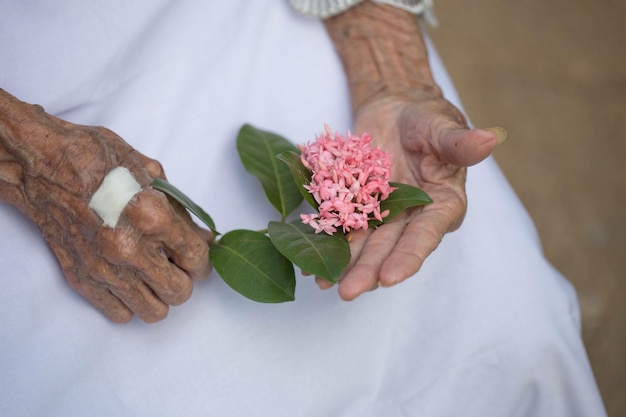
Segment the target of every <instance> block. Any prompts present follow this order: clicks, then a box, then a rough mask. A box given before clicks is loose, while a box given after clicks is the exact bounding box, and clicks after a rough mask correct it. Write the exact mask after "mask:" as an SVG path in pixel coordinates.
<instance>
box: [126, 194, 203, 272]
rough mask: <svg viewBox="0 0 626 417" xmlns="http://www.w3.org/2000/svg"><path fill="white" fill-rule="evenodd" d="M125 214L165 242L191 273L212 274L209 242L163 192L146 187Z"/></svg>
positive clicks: (130, 222)
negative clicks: (178, 212)
mask: <svg viewBox="0 0 626 417" xmlns="http://www.w3.org/2000/svg"><path fill="white" fill-rule="evenodd" d="M122 214H123V215H125V216H126V221H127V224H128V225H129V226H131V227H134V228H135V229H136V230H137V231H141V232H143V233H144V234H145V237H149V238H151V239H153V240H155V241H159V242H161V243H162V244H163V247H164V249H165V251H166V252H167V255H168V256H169V257H170V258H171V259H172V261H173V262H174V263H175V264H176V265H177V266H178V268H180V269H182V270H183V271H185V272H186V273H187V274H188V275H189V276H190V277H192V278H194V279H200V278H206V277H207V276H208V275H209V274H210V272H211V266H210V264H209V246H208V244H207V242H206V241H205V240H204V239H203V238H202V237H201V236H199V235H198V234H197V233H195V232H194V230H193V229H192V227H191V226H190V224H189V223H187V222H185V221H184V220H183V219H182V218H181V217H180V216H178V215H177V214H176V213H175V211H174V209H173V208H172V207H171V206H170V205H169V202H168V200H167V198H166V197H165V195H163V194H162V193H161V192H158V191H156V190H153V189H146V190H143V191H142V192H141V193H139V194H137V195H136V196H135V198H133V200H131V202H130V203H129V204H128V206H126V208H125V209H124V212H123V213H122Z"/></svg>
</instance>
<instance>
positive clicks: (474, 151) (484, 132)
mask: <svg viewBox="0 0 626 417" xmlns="http://www.w3.org/2000/svg"><path fill="white" fill-rule="evenodd" d="M506 137H507V132H506V130H504V129H503V128H501V127H491V128H487V129H449V130H442V131H441V133H440V136H439V140H438V141H437V144H438V149H437V150H438V151H439V154H440V157H441V159H442V160H443V161H445V162H447V163H450V164H454V165H458V166H465V167H468V166H472V165H475V164H477V163H479V162H481V161H482V160H484V159H485V158H487V157H488V156H489V155H491V153H492V152H493V150H494V149H495V147H496V146H498V145H500V144H501V143H502V142H504V141H505V140H506Z"/></svg>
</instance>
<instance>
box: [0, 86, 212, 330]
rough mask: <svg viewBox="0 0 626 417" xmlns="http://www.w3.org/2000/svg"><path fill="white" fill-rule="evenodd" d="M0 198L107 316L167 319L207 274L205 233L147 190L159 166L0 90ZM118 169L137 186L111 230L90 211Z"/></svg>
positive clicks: (108, 135)
mask: <svg viewBox="0 0 626 417" xmlns="http://www.w3.org/2000/svg"><path fill="white" fill-rule="evenodd" d="M0 127H1V129H0V174H1V175H0V199H2V200H4V201H7V202H8V203H10V204H13V205H15V206H16V207H17V208H18V209H19V210H20V211H22V212H23V213H24V214H25V215H26V216H28V217H30V218H31V219H32V220H33V221H34V222H35V224H36V225H37V226H38V227H39V229H40V230H41V232H42V234H43V237H44V239H45V240H46V242H47V243H48V245H49V246H50V248H51V249H52V251H53V252H54V254H55V256H56V257H57V258H58V260H59V263H60V265H61V267H62V269H63V272H64V274H65V277H66V278H67V281H68V282H69V284H70V285H71V286H72V287H73V288H74V289H75V290H76V291H77V292H78V293H80V294H81V295H82V296H83V297H84V298H86V299H87V300H88V301H89V302H90V303H91V304H93V305H94V306H95V307H96V308H97V309H98V310H100V311H101V312H102V313H104V314H105V315H106V316H107V317H108V318H110V319H111V320H113V321H115V322H119V323H122V322H127V321H129V320H130V319H131V318H132V317H133V314H136V315H137V316H138V317H139V318H141V319H142V320H144V321H146V322H155V321H158V320H161V319H163V318H164V317H166V315H167V313H168V308H169V307H168V306H169V305H178V304H181V303H183V302H184V301H186V300H187V299H188V298H189V297H190V295H191V292H192V279H198V278H205V277H207V276H208V275H209V273H210V270H211V269H210V265H209V261H208V244H207V242H208V240H210V238H211V236H210V233H209V232H207V231H205V230H202V229H200V228H199V227H197V226H196V225H195V224H194V223H193V222H192V220H191V218H190V217H189V215H188V214H187V212H186V211H185V210H184V209H183V208H182V207H181V206H179V205H178V204H177V203H175V202H173V201H170V200H168V199H167V198H166V197H165V195H164V194H162V193H161V192H159V191H156V190H154V189H152V188H150V183H151V182H152V180H153V179H154V178H164V174H163V171H162V169H161V166H160V164H159V163H158V162H156V161H154V160H152V159H149V158H147V157H145V156H144V155H142V154H140V153H139V152H137V151H136V150H134V149H133V148H131V147H130V146H129V145H128V144H127V143H126V142H124V141H123V140H122V139H121V138H120V137H119V136H117V135H116V134H115V133H113V132H111V131H110V130H107V129H105V128H102V127H86V126H79V125H75V124H72V123H68V122H66V121H63V120H61V119H58V118H56V117H53V116H50V115H48V114H46V113H45V112H44V111H43V109H42V108H41V107H38V106H31V105H28V104H25V103H22V102H19V101H18V100H16V99H15V98H13V97H11V96H10V95H8V94H7V93H5V92H4V91H2V90H0ZM118 166H123V167H126V168H128V170H129V171H130V172H131V173H132V175H133V176H134V177H135V179H136V181H137V182H138V183H139V184H140V186H141V187H142V191H140V192H139V193H138V194H136V195H135V196H134V197H133V198H132V199H131V201H130V202H129V204H128V205H127V206H126V207H125V208H124V210H123V211H122V214H121V217H120V219H119V222H118V223H117V225H116V226H115V227H114V228H111V227H106V226H103V222H102V220H101V219H100V218H99V217H98V215H97V214H96V213H95V212H94V211H93V210H91V209H90V208H89V207H88V204H89V201H90V199H91V196H92V195H93V194H94V192H95V191H96V190H97V189H98V187H99V185H100V183H101V182H102V179H103V178H104V177H105V175H106V174H107V173H108V172H109V171H110V170H112V169H113V168H115V167H118Z"/></svg>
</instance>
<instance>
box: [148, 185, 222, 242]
mask: <svg viewBox="0 0 626 417" xmlns="http://www.w3.org/2000/svg"><path fill="white" fill-rule="evenodd" d="M152 188H154V189H156V190H159V191H162V192H164V193H165V194H167V195H169V196H170V197H172V198H173V199H174V200H176V201H178V202H179V203H180V204H181V205H182V206H183V207H185V208H186V209H187V210H189V211H190V212H192V213H193V214H195V215H196V217H198V218H199V219H200V220H202V222H203V223H204V224H206V225H207V226H208V227H209V229H211V232H212V233H213V236H217V235H219V232H218V231H217V230H215V223H214V222H213V219H212V218H211V216H209V215H208V213H207V212H206V211H204V210H203V209H202V207H200V206H199V205H197V204H196V203H194V202H193V201H192V200H191V199H190V198H189V197H187V196H186V195H185V194H184V193H183V192H182V191H180V190H179V189H178V188H176V187H174V186H173V185H172V184H170V183H169V182H167V181H165V180H162V179H160V178H155V179H154V180H153V181H152Z"/></svg>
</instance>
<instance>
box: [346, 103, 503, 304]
mask: <svg viewBox="0 0 626 417" xmlns="http://www.w3.org/2000/svg"><path fill="white" fill-rule="evenodd" d="M363 132H368V133H370V134H371V135H372V137H373V141H374V143H373V144H374V145H376V146H379V147H381V148H383V149H385V150H386V151H387V152H389V153H391V155H392V160H393V174H392V179H393V180H394V181H398V182H404V183H407V184H411V185H414V186H417V187H420V188H422V189H423V190H424V191H426V192H427V193H428V194H429V195H430V197H431V198H432V200H433V204H431V205H428V206H425V207H423V208H418V209H413V210H407V211H406V212H404V213H402V214H401V215H399V216H397V217H396V218H394V219H393V220H392V221H390V222H388V223H386V224H385V225H383V226H381V227H379V228H378V229H376V230H368V231H359V232H357V233H353V236H352V240H351V251H352V261H351V264H350V265H349V266H348V268H347V269H346V272H345V273H344V275H343V278H342V280H341V282H340V285H339V293H340V295H341V296H342V298H344V299H353V298H355V297H357V296H359V295H360V294H362V293H363V292H365V291H369V290H372V289H375V288H377V287H378V286H379V285H383V286H390V285H394V284H396V283H398V282H400V281H402V280H404V279H406V278H408V277H409V276H411V275H413V274H415V273H416V272H417V271H418V270H419V268H420V267H421V265H422V263H423V262H424V259H425V258H426V257H427V256H428V255H429V254H430V253H431V252H432V251H433V250H434V249H435V248H436V247H437V245H438V244H439V242H440V241H441V239H442V238H443V235H444V234H445V233H446V232H448V231H451V230H454V229H456V228H457V227H458V226H459V225H460V224H461V221H462V219H463V216H464V214H465V208H466V195H465V171H466V169H465V167H466V166H469V165H473V164H475V163H478V162H480V161H481V160H483V159H484V158H486V157H487V156H488V155H489V154H490V153H491V151H492V150H493V148H494V147H495V145H496V138H495V134H494V133H493V132H489V131H485V130H468V128H467V124H466V123H465V119H464V118H463V116H462V115H461V113H460V112H459V111H458V110H457V109H456V108H455V107H454V106H452V105H451V104H450V103H449V102H447V101H446V100H444V99H442V98H429V99H422V100H414V101H405V100H402V101H401V100H388V101H384V102H378V103H373V104H370V105H368V106H366V107H364V108H362V109H361V110H360V111H359V112H358V114H357V117H356V123H355V133H357V134H359V133H363Z"/></svg>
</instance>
